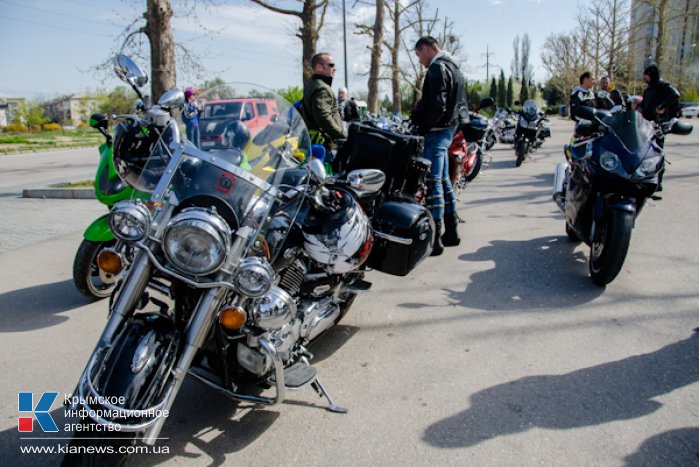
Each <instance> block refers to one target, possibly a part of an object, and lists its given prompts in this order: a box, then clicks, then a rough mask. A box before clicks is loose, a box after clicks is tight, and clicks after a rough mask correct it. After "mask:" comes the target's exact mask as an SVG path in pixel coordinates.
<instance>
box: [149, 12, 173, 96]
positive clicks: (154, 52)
mask: <svg viewBox="0 0 700 467" xmlns="http://www.w3.org/2000/svg"><path fill="white" fill-rule="evenodd" d="M172 17H173V9H172V7H171V6H170V1H169V0H148V1H147V10H146V14H145V18H146V26H145V27H144V28H143V32H144V33H145V34H146V36H147V37H148V41H149V43H150V45H151V100H152V102H158V99H159V98H160V96H161V95H162V94H163V93H164V92H165V91H167V90H169V89H173V88H174V87H175V85H176V83H177V72H176V65H175V40H174V39H173V31H172V29H171V28H170V19H171V18H172Z"/></svg>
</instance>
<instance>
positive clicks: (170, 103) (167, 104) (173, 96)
mask: <svg viewBox="0 0 700 467" xmlns="http://www.w3.org/2000/svg"><path fill="white" fill-rule="evenodd" d="M184 104H185V93H184V92H182V91H180V90H179V89H177V88H175V89H171V90H170V91H167V92H165V93H164V94H163V95H162V96H160V99H158V105H160V106H161V107H162V108H167V109H172V108H173V107H180V106H182V105H184Z"/></svg>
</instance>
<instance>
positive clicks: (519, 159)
mask: <svg viewBox="0 0 700 467" xmlns="http://www.w3.org/2000/svg"><path fill="white" fill-rule="evenodd" d="M526 152H527V143H526V142H525V141H524V140H520V141H518V143H517V144H516V146H515V166H516V167H520V166H521V165H523V161H524V160H525V154H526Z"/></svg>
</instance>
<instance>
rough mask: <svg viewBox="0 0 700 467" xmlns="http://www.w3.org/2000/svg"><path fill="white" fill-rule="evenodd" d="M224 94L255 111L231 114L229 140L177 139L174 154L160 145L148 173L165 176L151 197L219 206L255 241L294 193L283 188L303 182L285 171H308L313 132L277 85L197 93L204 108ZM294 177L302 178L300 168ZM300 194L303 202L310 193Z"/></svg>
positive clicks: (189, 204) (159, 200) (220, 212)
mask: <svg viewBox="0 0 700 467" xmlns="http://www.w3.org/2000/svg"><path fill="white" fill-rule="evenodd" d="M222 96H226V98H227V99H236V100H240V102H242V104H243V106H244V107H245V106H246V105H247V104H249V103H250V104H252V105H253V106H254V113H253V118H249V119H248V120H247V121H241V120H239V119H238V118H237V117H236V116H234V115H231V116H230V118H229V120H228V121H227V125H226V129H225V130H224V131H225V133H224V134H225V140H226V146H225V147H219V146H217V147H211V148H201V149H200V148H197V147H196V146H195V145H194V144H193V143H192V142H190V141H186V142H184V143H178V142H176V141H173V142H171V144H170V146H169V149H170V151H169V154H168V158H164V157H163V154H162V153H161V152H158V153H156V152H154V153H153V154H152V155H151V157H150V158H149V160H148V162H147V164H146V165H145V167H144V170H143V176H144V177H149V178H153V176H154V174H159V175H160V178H159V180H158V182H157V185H156V187H155V189H154V191H153V193H152V196H151V201H152V202H154V203H162V204H164V205H167V204H168V203H171V204H174V205H176V209H177V210H178V211H182V210H183V209H186V208H188V207H199V208H204V209H209V210H211V209H212V208H213V209H215V210H216V213H217V214H218V215H219V216H221V217H222V218H223V219H224V220H225V221H226V222H227V224H228V225H229V227H230V228H231V231H232V232H236V231H237V230H239V229H241V228H243V227H250V228H251V229H252V230H247V232H249V234H250V235H249V236H248V240H249V241H252V240H254V239H255V238H256V237H257V235H259V234H260V233H261V230H262V229H263V228H264V227H265V223H266V219H268V215H269V213H270V211H271V210H272V209H273V207H274V206H275V205H278V204H279V203H283V202H284V201H283V200H284V199H287V197H284V196H281V194H282V193H284V192H287V191H288V190H293V188H294V185H296V183H294V182H289V180H290V177H289V176H285V174H287V172H288V171H289V170H290V169H295V168H299V169H300V170H297V171H296V172H302V173H303V172H304V167H306V165H304V166H302V167H301V168H300V167H299V166H300V164H301V163H302V162H304V161H305V159H306V157H307V156H308V155H309V154H310V148H309V146H308V143H309V141H310V139H309V135H308V131H307V129H306V125H305V124H304V120H303V119H302V117H301V115H300V114H299V113H298V112H297V110H296V109H295V108H294V107H292V105H291V103H289V102H287V101H286V100H285V99H284V98H283V97H281V96H279V95H277V94H276V93H275V92H273V91H270V90H267V89H263V88H260V87H258V86H254V85H249V84H242V83H234V84H226V85H221V86H217V87H216V88H213V89H210V90H207V91H204V92H202V93H201V94H199V95H198V96H197V102H198V104H199V108H200V109H201V108H202V107H203V105H206V103H207V102H209V101H210V100H212V99H217V100H220V99H221V97H222ZM202 104H203V105H202ZM166 159H167V165H164V162H166ZM301 179H303V176H302V177H301ZM294 180H297V181H298V180H300V177H299V176H298V174H297V177H296V178H295V179H294ZM149 183H151V184H152V181H150V182H149ZM285 183H287V185H285ZM143 184H144V185H145V184H146V182H144V183H143ZM290 199H291V198H290ZM293 199H294V201H293V202H294V203H301V200H302V199H303V196H295V197H293ZM280 200H282V201H280ZM290 203H292V202H291V201H289V202H288V204H290ZM290 210H291V211H292V213H293V212H296V211H294V209H293V208H291V209H290ZM290 210H287V212H290Z"/></svg>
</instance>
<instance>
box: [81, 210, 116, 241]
mask: <svg viewBox="0 0 700 467" xmlns="http://www.w3.org/2000/svg"><path fill="white" fill-rule="evenodd" d="M83 237H84V238H85V240H89V241H91V242H108V241H110V240H114V234H113V233H112V230H111V229H110V228H109V214H105V215H103V216H100V217H98V218H97V219H95V220H94V221H93V222H92V224H90V225H89V226H88V228H87V229H85V232H84V233H83Z"/></svg>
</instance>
